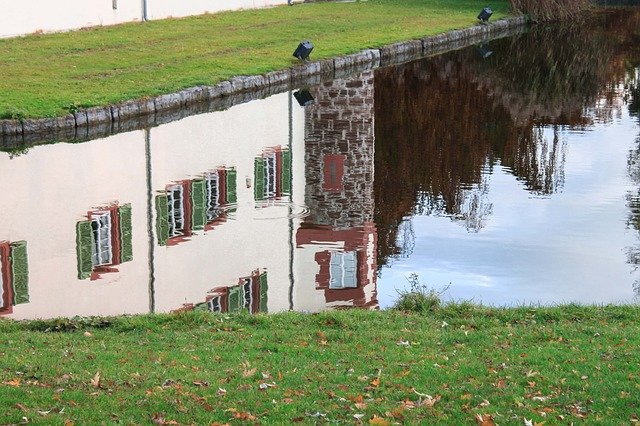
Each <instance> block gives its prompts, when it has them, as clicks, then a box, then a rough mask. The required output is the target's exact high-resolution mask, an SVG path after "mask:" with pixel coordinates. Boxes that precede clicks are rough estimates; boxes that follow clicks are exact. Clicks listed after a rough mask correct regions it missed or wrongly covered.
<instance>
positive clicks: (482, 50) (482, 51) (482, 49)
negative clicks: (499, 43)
mask: <svg viewBox="0 0 640 426" xmlns="http://www.w3.org/2000/svg"><path fill="white" fill-rule="evenodd" d="M476 50H477V51H478V54H479V55H480V56H481V57H482V59H487V58H488V57H489V56H491V55H492V54H493V52H492V51H491V50H489V46H487V45H486V44H485V43H481V44H479V45H478V46H477V47H476Z"/></svg>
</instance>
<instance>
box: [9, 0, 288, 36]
mask: <svg viewBox="0 0 640 426" xmlns="http://www.w3.org/2000/svg"><path fill="white" fill-rule="evenodd" d="M114 1H115V2H116V4H117V8H116V9H114V8H113V4H114V3H113V2H114ZM144 2H145V0H22V1H14V0H0V6H1V13H0V37H14V36H19V35H26V34H31V33H34V32H55V31H66V30H74V29H79V28H84V27H91V26H97V25H113V24H120V23H123V22H132V21H142V20H143V19H144V18H143V15H144V7H143V4H144ZM146 3H147V19H165V18H169V17H183V16H192V15H201V14H204V13H214V12H220V11H225V10H238V9H253V8H261V7H269V6H275V5H282V4H287V0H224V1H223V0H189V1H184V0H146Z"/></svg>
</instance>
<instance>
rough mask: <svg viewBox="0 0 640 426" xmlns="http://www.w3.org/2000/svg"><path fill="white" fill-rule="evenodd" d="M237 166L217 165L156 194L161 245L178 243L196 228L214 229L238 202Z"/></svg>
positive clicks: (157, 221) (158, 231)
mask: <svg viewBox="0 0 640 426" xmlns="http://www.w3.org/2000/svg"><path fill="white" fill-rule="evenodd" d="M236 201H237V196H236V171H235V169H233V168H231V169H217V170H214V171H211V172H206V173H203V176H202V177H201V178H197V179H192V180H184V181H180V182H179V183H174V184H170V185H168V186H167V187H166V188H165V190H164V193H163V194H160V195H157V196H156V216H157V217H156V231H157V233H158V244H160V245H161V246H165V245H174V244H178V243H180V242H181V241H184V240H185V238H184V237H189V236H191V235H192V233H193V231H197V230H208V229H211V228H210V227H208V226H207V225H212V224H214V222H216V221H218V220H219V219H220V218H221V217H224V213H226V212H229V211H234V209H233V208H231V207H229V208H224V209H223V207H225V206H227V205H229V204H233V203H236Z"/></svg>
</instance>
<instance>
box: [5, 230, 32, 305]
mask: <svg viewBox="0 0 640 426" xmlns="http://www.w3.org/2000/svg"><path fill="white" fill-rule="evenodd" d="M28 302H29V267H28V264H27V242H26V241H15V242H12V243H9V242H6V241H2V242H0V315H8V314H11V313H13V307H14V306H15V305H19V304H21V303H28Z"/></svg>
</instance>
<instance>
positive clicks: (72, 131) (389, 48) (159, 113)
mask: <svg viewBox="0 0 640 426" xmlns="http://www.w3.org/2000/svg"><path fill="white" fill-rule="evenodd" d="M527 22H528V20H527V18H526V17H525V16H516V17H510V18H505V19H501V20H498V21H495V22H492V23H489V24H486V25H482V24H478V25H475V26H473V27H469V28H464V29H458V30H452V31H449V32H446V33H442V34H438V35H434V36H426V37H423V38H420V39H415V40H407V41H403V42H398V43H393V44H389V45H386V46H383V47H381V48H376V49H365V50H362V51H360V52H357V53H352V54H350V55H343V56H339V57H336V58H333V59H324V60H320V61H311V62H305V63H302V64H299V65H296V66H293V67H291V68H287V69H283V70H277V71H272V72H269V73H266V74H262V75H252V76H245V75H241V76H236V77H233V78H231V79H230V80H227V81H222V82H220V83H217V84H215V85H212V86H197V87H191V88H188V89H183V90H180V91H179V92H176V93H169V94H164V95H159V96H155V97H145V98H141V99H135V100H128V101H124V102H120V103H118V104H114V105H110V106H98V107H91V108H86V109H81V110H77V111H75V112H73V113H71V114H67V115H64V116H61V117H55V118H40V119H22V120H11V119H10V120H0V148H12V147H21V146H22V145H25V144H26V145H35V144H41V143H48V142H52V141H82V140H88V139H93V138H96V137H105V136H108V135H111V134H115V133H120V132H124V131H131V130H136V129H143V128H148V127H152V126H157V125H160V124H164V123H167V122H170V121H175V120H178V119H181V118H184V117H187V116H190V115H194V114H200V113H204V112H210V111H216V110H221V109H227V108H229V107H231V106H233V105H236V104H238V103H243V102H248V101H251V100H254V99H260V98H264V97H266V96H269V95H272V94H276V93H281V92H283V91H286V90H289V89H291V88H295V87H300V86H312V85H316V84H319V83H321V82H323V81H327V80H332V79H336V78H343V77H347V76H348V75H351V74H353V73H357V72H361V71H364V70H370V69H374V68H378V67H382V66H389V65H395V64H400V63H403V62H408V61H411V60H415V59H419V58H422V57H426V56H432V55H436V54H440V53H444V52H446V51H449V50H455V49H460V48H462V47H466V46H469V45H472V44H475V43H479V42H484V41H488V40H489V39H492V38H500V37H505V36H509V35H511V34H513V33H514V29H515V30H517V29H519V28H522V27H524V26H525V25H526V24H527Z"/></svg>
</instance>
